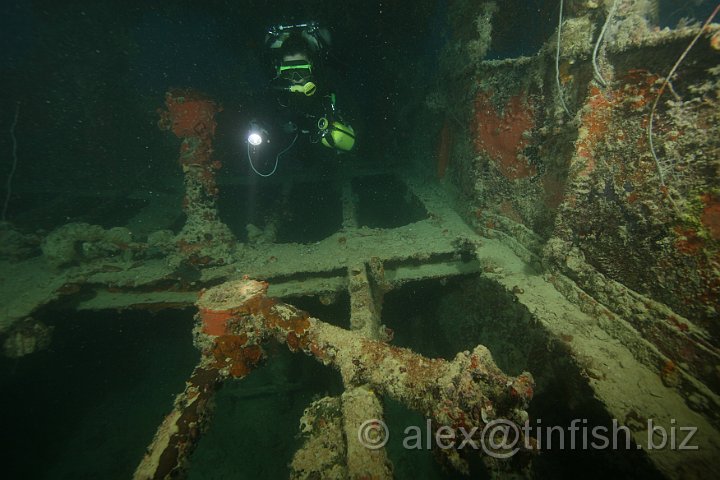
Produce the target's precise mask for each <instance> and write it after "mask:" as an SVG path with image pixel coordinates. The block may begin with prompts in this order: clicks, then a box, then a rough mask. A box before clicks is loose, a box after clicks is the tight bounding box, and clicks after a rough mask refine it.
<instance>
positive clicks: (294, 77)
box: [278, 60, 312, 85]
mask: <svg viewBox="0 0 720 480" xmlns="http://www.w3.org/2000/svg"><path fill="white" fill-rule="evenodd" d="M278 74H279V76H280V77H281V78H283V79H285V80H287V81H289V82H291V83H293V84H296V85H298V84H305V83H307V82H309V81H310V79H312V65H311V64H310V63H308V61H307V60H291V61H288V62H283V64H282V65H280V68H279V69H278Z"/></svg>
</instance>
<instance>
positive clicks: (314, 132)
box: [247, 22, 355, 177]
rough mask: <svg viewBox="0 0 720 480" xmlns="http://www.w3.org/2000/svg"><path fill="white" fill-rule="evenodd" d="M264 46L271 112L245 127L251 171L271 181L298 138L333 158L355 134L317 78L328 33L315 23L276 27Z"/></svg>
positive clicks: (324, 57)
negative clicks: (270, 68) (269, 60)
mask: <svg viewBox="0 0 720 480" xmlns="http://www.w3.org/2000/svg"><path fill="white" fill-rule="evenodd" d="M265 45H266V47H267V48H268V50H269V51H270V53H271V54H272V56H273V63H274V68H275V77H274V78H273V79H272V81H271V82H270V83H269V86H268V89H267V91H266V92H265V95H264V97H265V99H266V100H265V101H266V102H268V103H269V102H272V103H273V108H272V109H271V111H270V112H266V115H268V116H269V117H270V118H269V119H268V118H265V119H254V120H252V121H251V122H250V132H249V135H248V137H247V157H248V162H249V163H250V167H251V169H252V170H253V171H254V172H255V173H256V174H257V175H260V176H262V177H269V176H270V175H273V174H274V173H275V171H276V170H277V167H278V163H279V161H280V158H281V157H282V156H283V155H285V154H286V153H287V152H289V151H290V150H291V149H292V148H293V147H294V146H295V144H296V142H297V141H298V139H299V138H300V137H306V138H307V139H308V140H309V142H310V143H311V144H317V143H321V144H322V145H323V146H324V147H327V148H330V149H333V150H335V151H336V152H338V153H342V152H348V151H350V150H352V148H353V146H354V145H355V131H354V130H353V128H352V127H351V126H350V125H349V124H347V123H345V122H344V121H343V119H342V117H341V115H340V113H339V112H338V111H337V108H336V102H335V93H334V92H333V91H332V90H331V89H330V88H329V87H328V83H329V82H328V79H327V78H325V77H323V76H322V73H323V72H322V70H323V69H322V68H321V67H322V63H323V62H324V61H327V59H328V58H329V52H328V48H329V46H330V33H329V31H328V30H327V29H325V28H321V27H320V26H319V25H318V24H317V23H315V22H310V23H302V24H293V25H278V26H274V27H272V28H270V29H269V30H268V32H267V35H266V37H265ZM266 107H267V105H266ZM271 138H272V141H271ZM260 166H265V168H262V167H261V168H259V167H260Z"/></svg>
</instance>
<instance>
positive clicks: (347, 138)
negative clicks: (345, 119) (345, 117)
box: [318, 117, 355, 152]
mask: <svg viewBox="0 0 720 480" xmlns="http://www.w3.org/2000/svg"><path fill="white" fill-rule="evenodd" d="M318 128H319V129H320V134H321V136H322V144H323V145H325V146H326V147H328V148H336V149H338V150H342V151H345V152H349V151H350V150H352V148H353V146H355V130H354V129H353V128H352V127H351V126H350V125H345V124H343V123H340V122H338V121H336V120H333V121H332V122H328V119H327V118H325V117H323V118H321V119H320V120H318Z"/></svg>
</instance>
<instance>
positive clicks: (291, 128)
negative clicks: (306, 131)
mask: <svg viewBox="0 0 720 480" xmlns="http://www.w3.org/2000/svg"><path fill="white" fill-rule="evenodd" d="M297 131H298V126H297V125H296V124H295V123H293V122H287V123H286V124H284V125H283V132H285V133H295V132H297Z"/></svg>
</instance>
